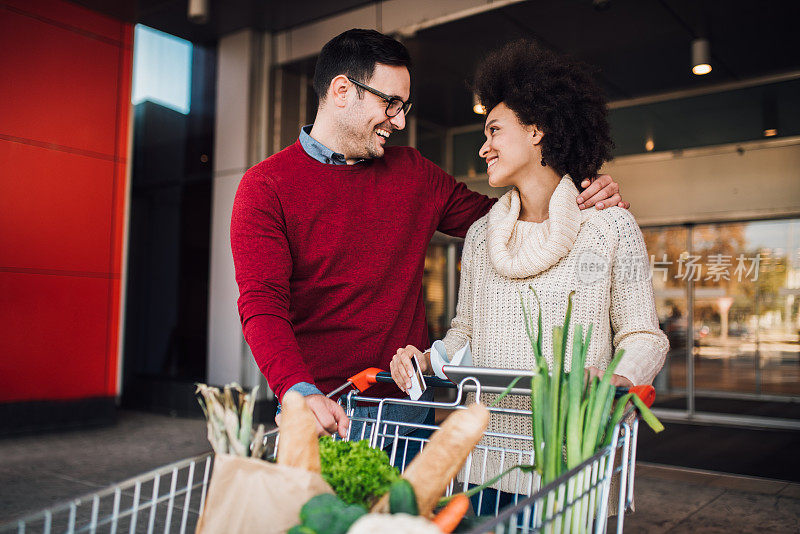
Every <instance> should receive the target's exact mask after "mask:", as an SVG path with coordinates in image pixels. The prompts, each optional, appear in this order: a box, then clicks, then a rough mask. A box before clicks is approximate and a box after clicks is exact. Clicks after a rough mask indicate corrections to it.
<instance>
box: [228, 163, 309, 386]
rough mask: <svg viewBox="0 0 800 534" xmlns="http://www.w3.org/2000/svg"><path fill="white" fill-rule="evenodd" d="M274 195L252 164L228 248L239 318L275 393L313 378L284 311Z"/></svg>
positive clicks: (282, 232)
mask: <svg viewBox="0 0 800 534" xmlns="http://www.w3.org/2000/svg"><path fill="white" fill-rule="evenodd" d="M285 225H286V221H285V219H284V216H283V210H282V208H281V204H280V200H279V198H278V195H277V194H276V193H275V191H274V189H273V187H272V186H271V184H270V182H269V181H268V179H267V178H266V177H264V176H261V175H259V174H258V173H256V172H254V171H253V170H252V169H251V170H250V171H248V172H247V173H246V174H245V175H244V177H243V178H242V181H241V183H240V184H239V189H238V190H237V192H236V198H235V199H234V202H233V213H232V217H231V251H232V252H233V263H234V267H235V269H236V283H237V284H238V285H239V301H238V306H239V318H240V320H241V322H242V328H243V331H244V337H245V339H246V340H247V343H248V345H250V349H251V350H252V352H253V356H254V357H255V360H256V362H257V363H258V367H259V368H260V369H261V372H262V373H263V374H264V376H265V377H266V379H267V383H268V384H269V386H270V388H272V390H273V391H274V392H275V394H276V395H277V396H278V398H279V399H281V398H283V394H284V393H285V392H286V391H287V390H288V389H289V388H290V387H292V386H293V385H295V384H297V383H299V382H308V383H310V384H313V383H314V380H313V379H312V377H311V374H310V373H309V371H308V369H307V368H306V366H305V364H304V363H303V359H302V356H301V354H300V348H299V346H298V344H297V339H296V338H295V335H294V331H293V330H292V324H291V321H290V316H289V302H290V294H289V278H290V277H291V274H292V257H291V253H290V251H289V242H288V240H287V237H286V226H285Z"/></svg>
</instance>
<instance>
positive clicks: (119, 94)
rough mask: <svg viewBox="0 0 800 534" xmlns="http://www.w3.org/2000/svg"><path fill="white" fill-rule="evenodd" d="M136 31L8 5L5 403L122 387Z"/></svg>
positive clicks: (0, 133)
mask: <svg viewBox="0 0 800 534" xmlns="http://www.w3.org/2000/svg"><path fill="white" fill-rule="evenodd" d="M132 43H133V28H132V27H131V26H130V25H128V24H125V23H122V22H119V21H116V20H113V19H110V18H107V17H105V16H103V15H99V14H97V13H94V12H92V11H89V10H87V9H84V8H82V7H80V6H77V5H75V4H71V3H69V2H64V1H60V0H42V1H38V2H24V1H20V0H11V1H8V2H5V3H3V4H2V5H0V50H2V53H0V72H2V73H3V85H2V86H0V87H1V88H2V98H0V161H2V165H0V402H13V401H26V400H58V399H76V398H84V397H96V396H113V395H115V394H116V390H117V384H116V377H117V365H118V363H117V351H118V343H119V331H118V330H119V317H120V280H119V278H120V271H121V265H122V242H123V234H124V226H125V225H124V223H125V212H124V207H125V194H126V189H127V188H126V180H127V178H126V177H127V166H128V163H127V161H126V158H127V154H128V120H129V114H130V89H131V65H132V53H133V49H132Z"/></svg>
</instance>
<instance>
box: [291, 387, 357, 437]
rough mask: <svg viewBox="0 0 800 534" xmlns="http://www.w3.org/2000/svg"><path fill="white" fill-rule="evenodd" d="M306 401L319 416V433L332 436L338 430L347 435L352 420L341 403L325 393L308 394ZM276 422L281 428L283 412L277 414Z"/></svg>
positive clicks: (317, 416) (342, 434) (316, 415)
mask: <svg viewBox="0 0 800 534" xmlns="http://www.w3.org/2000/svg"><path fill="white" fill-rule="evenodd" d="M306 403H307V404H308V407H309V408H311V411H312V412H314V416H315V417H316V418H317V435H319V436H330V435H331V434H333V433H334V432H337V431H338V432H339V435H340V436H341V437H342V438H345V437H347V427H349V426H350V420H349V419H348V418H347V415H346V414H345V413H344V408H342V407H341V406H340V405H339V403H337V402H336V401H333V400H331V399H329V398H328V397H326V396H325V395H306ZM275 424H277V425H278V427H279V428H280V426H281V414H278V415H276V416H275Z"/></svg>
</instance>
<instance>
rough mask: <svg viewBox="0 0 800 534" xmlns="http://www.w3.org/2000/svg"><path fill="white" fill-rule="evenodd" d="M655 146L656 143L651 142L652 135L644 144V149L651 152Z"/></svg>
mask: <svg viewBox="0 0 800 534" xmlns="http://www.w3.org/2000/svg"><path fill="white" fill-rule="evenodd" d="M655 147H656V144H655V143H654V142H653V138H652V137H651V138H649V139H648V140H647V141H646V142H645V144H644V149H645V150H647V151H648V152H652V151H653V149H654V148H655Z"/></svg>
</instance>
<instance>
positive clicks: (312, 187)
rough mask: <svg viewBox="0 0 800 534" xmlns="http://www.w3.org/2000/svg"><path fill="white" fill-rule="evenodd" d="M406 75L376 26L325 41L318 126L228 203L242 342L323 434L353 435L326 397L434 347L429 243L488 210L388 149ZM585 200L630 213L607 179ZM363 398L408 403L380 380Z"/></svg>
mask: <svg viewBox="0 0 800 534" xmlns="http://www.w3.org/2000/svg"><path fill="white" fill-rule="evenodd" d="M409 65H410V58H409V55H408V51H407V50H406V48H405V47H404V46H403V45H402V44H401V43H399V42H398V41H395V40H394V39H392V38H390V37H388V36H385V35H383V34H381V33H378V32H376V31H373V30H349V31H346V32H344V33H342V34H341V35H339V36H337V37H335V38H333V39H332V40H331V41H329V42H328V43H327V44H326V45H325V46H324V47H323V49H322V51H321V53H320V56H319V58H318V60H317V65H316V70H315V74H314V90H315V92H316V93H317V96H318V97H319V108H318V111H317V116H316V119H315V121H314V124H313V125H309V126H304V127H303V128H302V129H301V132H300V138H299V139H298V140H297V142H296V143H294V144H293V145H291V146H290V147H288V148H286V149H284V150H282V151H281V152H279V153H277V154H275V155H273V156H271V157H269V158H267V159H266V160H264V161H262V162H261V163H259V164H258V165H256V166H254V167H253V168H251V169H250V170H248V171H247V173H246V174H245V175H244V177H243V178H242V181H241V183H240V185H239V190H238V192H237V194H236V199H235V202H234V206H233V216H232V220H231V248H232V251H233V258H234V263H235V266H236V281H237V283H238V284H239V292H240V297H239V302H238V304H239V314H240V318H241V320H242V325H243V330H244V335H245V338H246V340H247V342H248V344H249V345H250V348H251V349H252V352H253V355H254V357H255V359H256V361H257V362H258V365H259V367H260V369H261V371H262V373H264V376H266V378H267V382H268V383H269V385H270V387H271V388H272V389H273V391H274V392H275V394H276V395H277V396H278V398H279V399H281V398H283V395H284V394H285V393H286V392H287V391H289V390H294V391H298V392H300V393H301V394H303V395H305V396H306V400H307V402H308V404H309V406H310V407H311V409H312V410H313V411H314V413H315V415H316V417H317V421H318V423H319V427H318V430H319V431H320V433H333V432H337V431H338V432H339V433H340V434H341V435H343V436H344V435H345V433H346V431H347V427H348V425H349V421H348V419H347V417H346V416H345V413H344V411H343V410H342V408H341V407H340V406H339V405H338V404H337V403H336V402H335V401H334V400H331V399H329V398H327V397H326V393H330V392H332V391H334V390H335V389H336V388H337V387H338V386H340V385H342V384H343V383H344V382H345V381H346V380H347V377H350V376H352V375H354V374H356V373H358V372H360V371H362V370H364V369H366V368H368V367H379V368H381V369H388V368H389V362H390V361H391V359H392V356H394V354H395V352H396V351H397V349H398V348H399V347H406V346H408V345H413V346H415V347H427V346H429V340H428V333H427V324H426V320H425V303H424V301H423V297H422V273H423V269H424V264H425V252H426V250H427V247H428V243H429V242H430V239H431V237H432V236H433V234H434V232H436V231H437V230H438V231H441V232H444V233H446V234H448V235H453V236H458V237H464V235H466V232H467V229H469V227H470V226H471V225H472V223H473V222H475V221H476V220H477V219H479V218H480V217H482V216H483V215H484V214H486V213H487V212H488V210H489V208H490V207H491V205H492V203H493V202H494V200H492V199H490V198H488V197H486V196H483V195H480V194H478V193H475V192H472V191H470V190H469V189H467V187H466V186H464V184H461V183H459V182H456V181H455V179H454V178H453V177H452V176H450V175H448V174H447V173H445V172H444V171H443V170H441V169H440V168H438V167H437V166H436V165H434V164H433V163H431V162H430V161H428V160H427V159H425V158H424V157H422V156H421V155H420V153H419V152H417V151H416V150H414V149H412V148H409V147H389V148H387V147H385V144H386V141H387V139H388V138H389V136H391V134H392V133H393V132H394V131H396V130H402V129H403V128H405V121H406V114H407V113H408V112H409V111H411V100H410V96H411V78H410V74H409V70H408V69H409ZM476 150H477V147H476ZM581 196H582V197H583V199H585V203H583V204H581V207H590V206H593V205H596V204H597V205H598V208H600V207H601V206H600V205H599V204H598V203H602V204H605V206H612V205H618V204H619V205H624V203H622V201H621V199H620V197H619V194H618V187H617V184H615V183H614V182H612V181H611V179H610V177H608V176H603V177H601V178H599V179H598V180H595V182H594V183H593V184H592V186H591V188H590V189H587V190H586V192H584V193H583V194H582V195H581ZM590 197H591V198H590ZM583 199H581V198H579V201H581V202H583ZM369 395H370V396H377V397H400V396H403V395H404V394H403V393H402V392H401V391H400V390H399V389H398V388H397V387H396V386H395V385H394V384H378V385H376V386H373V387H372V388H371V389H370V390H369ZM431 395H432V392H431V391H430V390H429V391H427V392H425V394H424V396H423V399H430V396H431ZM358 410H362V412H357V413H356V415H362V416H368V417H370V418H374V417H375V415H376V414H375V413H374V412H375V411H376V408H375V407H364V408H358ZM384 415H385V416H386V417H387V418H389V419H394V420H402V421H407V422H412V423H420V422H431V423H432V415H433V414H432V413H431V411H429V410H427V409H419V408H413V407H408V406H396V405H390V409H389V410H387V412H385V413H384ZM359 429H360V427H359V428H358V429H357V428H356V427H355V426H354V428H353V430H354V431H359Z"/></svg>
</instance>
